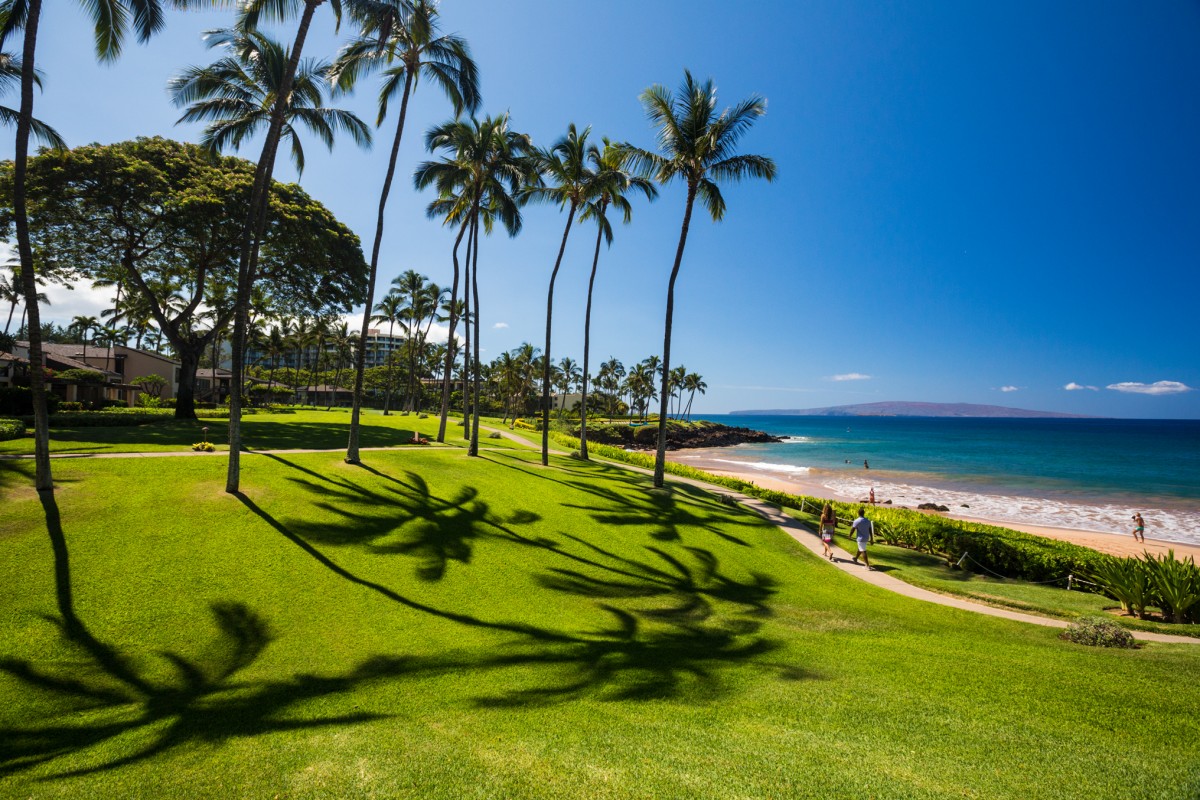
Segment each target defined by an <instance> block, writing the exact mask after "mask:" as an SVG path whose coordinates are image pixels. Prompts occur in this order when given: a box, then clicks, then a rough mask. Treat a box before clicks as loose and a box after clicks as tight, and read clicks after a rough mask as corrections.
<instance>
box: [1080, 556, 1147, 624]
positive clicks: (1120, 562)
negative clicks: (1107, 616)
mask: <svg viewBox="0 0 1200 800" xmlns="http://www.w3.org/2000/svg"><path fill="white" fill-rule="evenodd" d="M1087 577H1088V578H1089V579H1091V580H1092V581H1094V582H1095V583H1097V584H1099V585H1100V587H1101V588H1102V589H1103V590H1104V594H1106V595H1108V596H1109V597H1111V598H1113V599H1114V600H1116V601H1118V602H1119V603H1120V604H1121V609H1122V610H1123V611H1124V612H1125V613H1126V614H1137V615H1138V617H1139V618H1141V619H1145V617H1146V606H1147V605H1152V604H1154V603H1153V600H1154V598H1153V592H1152V590H1151V587H1150V573H1149V570H1147V569H1146V565H1145V562H1143V561H1140V560H1138V559H1136V558H1105V559H1101V560H1100V561H1099V563H1097V564H1096V565H1094V566H1093V567H1092V569H1091V571H1089V572H1088V573H1087Z"/></svg>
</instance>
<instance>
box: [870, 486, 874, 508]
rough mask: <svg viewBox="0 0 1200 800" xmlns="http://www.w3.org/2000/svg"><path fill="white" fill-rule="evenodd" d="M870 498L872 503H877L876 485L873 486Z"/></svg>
mask: <svg viewBox="0 0 1200 800" xmlns="http://www.w3.org/2000/svg"><path fill="white" fill-rule="evenodd" d="M870 500H871V505H875V487H874V486H872V487H871V496H870Z"/></svg>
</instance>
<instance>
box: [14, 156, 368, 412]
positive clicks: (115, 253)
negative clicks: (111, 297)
mask: <svg viewBox="0 0 1200 800" xmlns="http://www.w3.org/2000/svg"><path fill="white" fill-rule="evenodd" d="M253 180H254V164H252V163H251V162H248V161H244V160H242V159H238V158H229V157H220V156H214V155H212V154H211V153H209V152H207V151H206V150H205V149H204V148H202V147H200V146H198V145H192V144H182V143H180V142H175V141H171V140H169V139H164V138H159V137H155V138H139V139H136V140H133V141H129V142H120V143H117V144H111V145H88V146H85V147H77V148H75V149H74V150H70V151H66V152H46V153H43V154H41V155H39V156H37V157H36V158H33V159H30V162H29V199H30V200H29V202H30V236H31V240H32V244H33V248H34V252H35V254H36V262H37V264H38V268H39V272H40V271H47V272H49V273H51V274H56V275H63V276H70V275H74V276H80V277H85V278H90V279H93V280H96V279H100V280H109V281H125V282H127V283H130V284H132V286H133V287H135V289H136V291H137V292H138V293H140V294H141V295H142V296H143V297H144V298H145V299H147V300H149V301H150V303H149V305H150V311H151V313H152V315H153V316H154V319H155V321H156V322H157V323H158V325H159V327H160V328H161V329H162V331H163V333H164V334H165V335H166V336H167V337H168V339H170V341H171V344H172V345H173V346H174V347H175V349H176V351H177V352H178V353H179V355H180V358H181V360H183V361H185V362H186V361H188V360H189V359H188V358H187V357H186V355H185V351H189V350H194V349H196V348H200V349H202V348H203V347H204V346H205V345H206V344H207V343H208V341H209V338H210V337H211V335H212V332H213V331H214V330H219V329H222V328H223V327H224V326H225V325H226V324H227V323H228V321H229V318H230V317H231V316H232V313H233V309H232V307H231V306H230V305H229V304H228V303H227V302H225V301H224V299H225V298H228V297H229V296H230V294H231V293H232V290H233V288H234V287H235V286H236V282H237V266H238V254H239V247H240V245H241V237H242V234H243V230H242V220H243V218H244V217H245V213H246V207H247V203H249V197H250V188H251V185H252V183H253ZM11 197H12V165H11V164H5V165H2V166H0V228H2V229H3V232H4V233H5V234H6V235H11V232H12V222H13V215H12V208H11ZM366 269H367V267H366V263H365V261H364V260H363V255H362V250H361V248H360V246H359V240H358V237H357V236H355V235H354V233H353V232H352V231H350V229H349V228H347V227H346V226H345V225H343V224H342V223H340V222H338V220H337V219H336V218H335V217H334V216H333V214H332V213H331V212H330V211H329V210H328V209H326V208H325V207H324V206H323V205H321V203H319V202H317V201H316V200H314V199H313V198H311V197H310V196H309V195H308V194H307V193H306V192H304V190H302V189H301V188H300V187H299V186H297V185H295V184H282V183H275V184H273V186H272V189H271V195H270V208H269V216H268V223H267V229H266V233H265V236H264V239H263V245H262V252H261V256H260V260H259V271H260V274H261V275H262V277H263V278H264V280H263V281H262V283H261V288H262V296H263V299H264V300H265V302H266V303H267V304H268V305H269V306H271V307H272V308H273V309H275V310H277V311H279V312H280V313H288V314H295V313H303V312H313V311H315V310H317V309H338V310H349V308H350V307H351V306H352V305H354V304H356V303H360V302H362V298H363V295H364V293H365V287H366ZM176 295H178V296H176ZM180 298H182V301H180ZM201 312H208V319H207V320H206V324H204V325H203V326H200V327H198V326H197V318H198V315H199V313H201ZM201 328H202V329H201ZM182 388H183V387H181V390H182Z"/></svg>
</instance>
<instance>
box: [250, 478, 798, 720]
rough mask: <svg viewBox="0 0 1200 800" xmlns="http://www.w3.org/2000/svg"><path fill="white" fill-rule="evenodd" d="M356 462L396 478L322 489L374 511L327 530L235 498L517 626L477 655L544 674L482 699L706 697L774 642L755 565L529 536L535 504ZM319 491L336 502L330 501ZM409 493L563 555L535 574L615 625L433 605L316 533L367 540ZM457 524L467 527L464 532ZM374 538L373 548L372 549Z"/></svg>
mask: <svg viewBox="0 0 1200 800" xmlns="http://www.w3.org/2000/svg"><path fill="white" fill-rule="evenodd" d="M359 466H360V468H362V469H364V470H366V471H368V472H370V473H372V474H373V475H375V476H377V477H379V478H381V479H383V480H385V481H388V482H389V483H392V484H394V486H395V488H394V489H393V488H390V487H389V489H388V490H386V491H382V492H380V491H377V490H373V489H369V488H366V487H361V486H359V487H356V488H355V489H354V490H352V491H351V490H347V489H339V488H336V487H334V486H332V485H330V486H328V487H327V489H326V491H327V492H329V496H330V498H332V497H334V496H337V498H338V499H337V501H336V502H337V503H342V502H346V501H349V502H350V503H351V504H360V503H361V504H363V505H364V507H369V508H370V509H372V511H371V512H370V514H374V515H376V516H375V517H373V518H368V519H365V520H362V519H359V517H360V516H366V513H365V512H363V513H360V512H357V511H353V512H346V511H345V510H344V509H343V513H344V514H345V515H346V526H347V528H346V530H339V531H337V532H333V533H331V532H330V531H328V530H325V528H326V527H327V526H320V525H318V526H314V525H312V524H311V523H308V522H306V521H294V520H289V521H281V520H278V519H275V518H274V517H272V516H271V515H270V514H268V513H267V512H266V511H264V510H263V509H261V508H259V507H258V506H257V505H256V504H254V502H253V500H251V499H250V498H248V497H245V496H242V502H243V503H244V504H246V505H247V507H249V508H251V509H252V510H253V511H254V513H256V514H258V515H259V516H260V517H262V518H263V519H264V520H265V521H267V522H268V523H269V524H270V525H271V526H272V527H274V528H275V529H276V530H277V531H278V532H280V533H281V534H282V535H284V536H285V537H287V538H288V539H289V540H290V541H292V542H293V543H294V544H296V545H297V546H298V547H300V548H302V549H303V550H304V551H305V552H306V553H308V555H310V556H311V557H313V558H314V559H316V560H317V561H318V562H320V563H321V564H323V565H324V566H325V567H326V568H328V569H330V570H332V571H333V572H335V573H336V574H338V575H340V576H341V577H343V578H345V579H346V580H349V581H351V582H353V583H356V584H358V585H360V586H363V587H364V588H367V589H370V590H372V591H374V592H377V593H379V594H382V595H383V596H385V597H388V598H389V599H391V600H392V601H394V602H397V603H400V604H401V605H403V606H405V607H406V608H409V609H412V610H416V611H420V612H423V613H427V614H431V615H434V616H437V617H440V618H442V619H445V620H448V621H451V622H454V623H458V624H464V625H469V626H472V627H476V628H483V629H491V630H495V631H498V632H507V633H512V634H516V635H517V636H516V638H515V639H512V640H510V641H509V642H508V643H507V644H506V645H505V650H507V651H508V652H507V653H506V654H505V655H502V656H498V657H493V658H484V659H483V660H482V661H480V662H479V663H478V664H477V666H478V667H480V668H489V667H490V668H500V667H506V666H517V665H534V666H538V665H540V666H545V667H547V668H549V669H551V670H552V672H553V675H552V677H551V678H550V679H549V680H544V681H542V683H543V685H541V686H539V687H537V688H535V689H514V690H511V691H509V692H505V693H501V694H500V695H498V696H492V697H485V698H479V699H478V702H479V703H480V704H481V705H486V706H491V705H525V704H538V703H546V702H558V701H566V700H570V699H572V698H577V697H581V696H584V695H589V694H590V695H594V696H599V697H602V698H605V699H639V698H646V699H648V698H661V697H684V696H686V697H693V698H695V699H704V698H711V697H714V696H716V695H718V694H719V693H720V691H721V690H722V688H721V682H720V680H719V673H720V671H721V670H723V669H726V668H732V667H735V666H738V665H744V664H749V663H751V662H755V661H756V660H759V659H761V657H762V656H764V655H766V654H768V653H770V652H773V651H774V650H775V649H776V647H777V645H776V644H775V643H773V642H771V641H769V640H768V639H766V638H765V637H763V636H762V635H761V632H760V627H761V625H762V622H763V620H764V619H765V618H767V617H768V616H769V615H770V609H769V600H770V598H771V597H772V596H773V594H774V593H775V591H776V589H775V582H774V580H773V579H771V578H770V577H769V576H766V575H762V574H757V573H755V574H751V576H750V577H749V579H747V580H737V579H734V578H731V577H729V576H727V575H725V574H724V573H723V572H722V571H721V569H720V565H719V564H718V562H717V558H716V556H714V555H713V554H712V553H711V552H710V551H707V550H704V549H702V548H695V547H686V548H683V552H682V553H681V554H680V555H679V556H676V555H673V554H672V553H670V552H668V551H666V550H665V549H662V548H658V547H648V548H646V549H647V551H648V552H649V553H650V554H651V556H653V558H651V559H647V560H644V561H643V560H638V559H637V558H629V557H625V556H621V555H618V554H616V553H614V552H612V551H610V550H607V549H605V548H603V547H601V546H599V545H597V544H593V543H591V542H589V541H587V540H586V539H584V538H582V537H578V536H574V535H572V534H562V536H563V537H564V539H565V542H562V543H560V542H555V541H552V540H549V539H546V538H540V537H531V536H526V535H524V534H522V533H521V532H520V531H519V529H518V526H519V525H520V524H525V523H531V522H535V521H537V516H536V515H534V514H531V513H529V512H516V513H515V514H513V515H512V517H511V518H510V519H508V520H501V519H497V518H493V517H492V516H491V515H489V514H488V513H486V507H485V506H484V508H483V512H482V513H447V512H450V511H451V509H452V507H453V506H454V504H455V502H461V501H463V500H465V502H466V504H467V505H468V506H469V505H472V504H480V505H481V506H482V501H480V500H478V495H477V493H476V492H475V491H474V490H465V491H460V492H459V494H457V495H456V496H455V497H454V498H452V499H446V498H439V497H437V496H436V495H434V494H433V493H432V492H431V491H430V490H429V487H428V485H427V484H426V482H425V481H424V479H422V478H421V477H420V476H418V475H415V474H413V473H411V472H405V473H402V474H403V478H401V477H397V476H395V475H391V474H388V473H387V472H384V471H382V470H379V469H376V468H373V467H370V466H367V465H365V464H360V465H359ZM323 480H324V479H323ZM321 502H322V503H323V504H327V505H333V503H331V502H330V501H328V500H325V501H321ZM413 503H417V504H418V505H419V506H420V507H421V508H423V509H426V510H427V512H424V513H436V514H439V515H443V516H442V519H441V521H440V522H439V524H440V525H446V526H449V527H453V526H460V527H469V528H474V529H476V531H475V532H474V533H472V534H471V537H472V538H473V537H474V536H479V535H488V536H496V537H503V538H505V539H507V540H509V541H510V542H511V543H514V544H518V545H521V546H527V547H537V548H539V549H541V550H543V551H545V552H547V553H550V554H553V556H554V557H556V558H561V559H563V561H564V562H568V563H565V564H564V565H563V566H562V567H552V568H551V569H550V570H549V572H548V573H547V574H545V575H542V576H541V577H540V578H539V583H540V584H541V585H542V586H543V587H544V588H545V589H547V590H549V591H552V592H556V593H561V594H569V595H575V596H582V597H589V598H592V599H595V600H596V601H597V603H596V607H597V608H598V609H600V610H601V611H602V612H603V613H604V615H605V616H606V617H610V618H614V619H616V620H617V622H618V624H617V625H616V627H604V628H601V629H599V630H595V629H593V630H574V631H573V630H567V629H564V630H552V629H550V628H546V627H537V626H533V625H528V624H525V623H520V622H507V621H491V620H485V619H482V618H479V617H475V616H471V615H468V614H464V613H462V612H459V611H451V610H447V609H438V608H434V607H431V606H429V605H428V604H425V603H422V602H420V601H419V600H416V599H414V598H413V597H409V596H405V595H402V594H400V593H398V592H396V591H395V590H394V589H391V588H388V587H386V586H383V585H382V584H380V583H377V582H375V581H372V580H368V579H365V578H363V577H360V576H358V575H356V574H354V573H352V572H350V571H349V570H347V569H345V568H344V567H342V566H340V565H338V564H336V563H335V562H334V561H333V560H332V559H330V558H329V557H328V556H327V555H325V554H324V553H322V552H321V551H320V550H319V549H318V547H317V545H319V544H322V543H325V544H334V545H340V544H345V543H347V541H348V540H347V539H346V538H345V537H346V536H351V537H353V536H354V535H355V534H354V533H353V528H354V526H356V525H358V524H360V523H364V524H366V525H367V526H368V530H366V531H365V532H362V533H360V534H357V535H358V536H362V537H364V538H365V539H366V540H368V541H371V540H374V539H375V538H376V536H377V535H378V531H377V530H375V529H374V528H372V527H371V526H372V525H375V524H376V523H375V522H372V521H371V520H372V519H376V520H378V519H383V520H384V521H385V522H386V523H387V524H388V525H393V524H395V522H394V518H393V517H389V516H388V514H387V512H383V516H382V517H379V516H378V515H379V514H380V512H379V511H378V510H377V507H378V506H379V505H386V504H396V505H398V507H399V508H400V511H399V516H401V517H404V518H410V517H411V516H412V515H411V512H410V511H409V510H405V509H406V508H409V507H410V506H411V504H413ZM380 524H381V525H382V523H380ZM454 535H455V536H458V537H466V534H464V533H462V532H461V531H460V532H459V533H457V534H454ZM352 540H353V539H351V540H350V541H352ZM372 546H373V547H375V551H377V552H379V551H380V550H379V548H378V547H376V546H374V545H372ZM568 548H569V549H568ZM382 552H387V551H386V550H383V551H382ZM685 558H686V559H687V561H686V563H685V560H684V559H685ZM619 606H624V607H619ZM759 666H760V667H766V668H768V669H771V670H777V669H781V671H782V672H783V673H786V674H788V675H791V676H793V677H794V676H795V675H796V674H797V672H796V669H795V667H793V666H791V665H788V666H785V667H782V668H779V667H777V666H773V665H768V664H765V663H764V664H759Z"/></svg>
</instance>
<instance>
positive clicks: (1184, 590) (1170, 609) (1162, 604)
mask: <svg viewBox="0 0 1200 800" xmlns="http://www.w3.org/2000/svg"><path fill="white" fill-rule="evenodd" d="M1130 560H1131V561H1133V560H1135V559H1130ZM1144 564H1145V571H1146V572H1147V573H1148V577H1149V581H1148V583H1149V585H1150V587H1151V589H1152V591H1153V592H1154V595H1155V598H1156V600H1157V604H1158V607H1159V608H1161V609H1162V610H1163V617H1168V616H1169V617H1170V618H1171V621H1172V622H1177V623H1184V622H1198V621H1200V614H1198V613H1197V612H1198V611H1200V569H1197V568H1196V561H1195V559H1193V558H1188V559H1187V560H1186V561H1183V560H1179V559H1176V558H1175V551H1174V550H1168V551H1167V554H1166V555H1165V556H1155V555H1154V554H1153V553H1147V554H1146V560H1145V562H1144Z"/></svg>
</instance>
